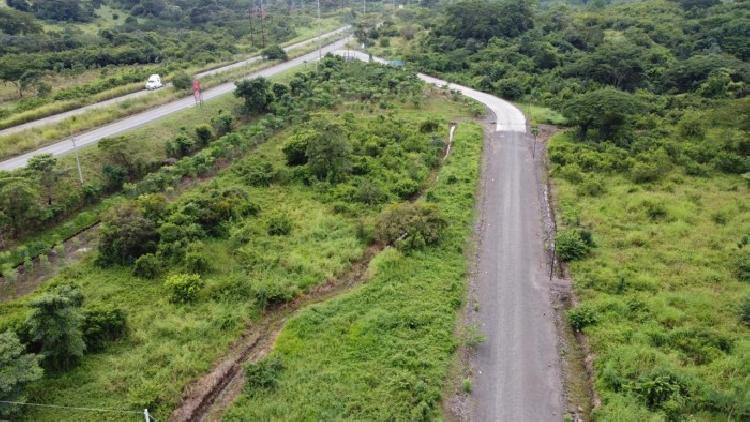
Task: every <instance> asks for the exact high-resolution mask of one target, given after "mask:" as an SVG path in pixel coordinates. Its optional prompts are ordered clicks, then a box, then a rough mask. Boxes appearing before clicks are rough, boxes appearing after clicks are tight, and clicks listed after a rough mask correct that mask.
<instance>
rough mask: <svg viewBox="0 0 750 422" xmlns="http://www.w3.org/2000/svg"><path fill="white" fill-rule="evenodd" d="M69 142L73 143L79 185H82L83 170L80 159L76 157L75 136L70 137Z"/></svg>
mask: <svg viewBox="0 0 750 422" xmlns="http://www.w3.org/2000/svg"><path fill="white" fill-rule="evenodd" d="M70 142H72V143H73V152H74V153H75V155H76V167H78V180H80V181H81V187H83V172H82V171H81V159H80V158H78V147H77V146H76V138H70Z"/></svg>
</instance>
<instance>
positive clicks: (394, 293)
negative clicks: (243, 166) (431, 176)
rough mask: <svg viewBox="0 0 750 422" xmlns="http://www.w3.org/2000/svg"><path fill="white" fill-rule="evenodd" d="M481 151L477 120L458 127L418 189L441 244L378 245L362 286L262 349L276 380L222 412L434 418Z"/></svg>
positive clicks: (244, 416) (460, 292)
mask: <svg viewBox="0 0 750 422" xmlns="http://www.w3.org/2000/svg"><path fill="white" fill-rule="evenodd" d="M481 149H482V130H481V128H480V127H479V126H477V125H475V124H471V123H469V124H466V125H461V126H460V127H459V129H458V132H457V136H456V140H455V144H454V149H453V152H452V155H451V156H450V158H449V159H448V160H447V162H446V165H445V167H444V168H443V169H442V170H441V177H440V178H439V182H438V184H437V186H435V187H434V188H432V189H430V190H429V192H428V193H427V198H429V199H428V201H429V202H432V203H434V204H436V205H437V206H438V207H439V209H440V211H441V212H442V213H443V215H445V216H446V217H448V218H449V220H450V222H451V223H450V228H449V230H448V232H447V233H446V235H445V238H444V239H443V240H442V241H441V243H440V244H439V245H438V246H436V247H434V248H428V249H425V250H422V251H417V252H413V253H411V254H408V255H404V254H402V253H401V252H398V251H396V250H393V249H386V250H385V251H384V252H382V253H381V254H380V255H378V256H377V257H375V258H374V259H373V260H372V261H371V263H370V268H369V271H368V274H369V275H370V279H369V280H368V281H367V283H366V284H365V285H363V286H361V287H359V288H357V289H356V290H354V291H352V292H351V293H349V294H346V295H343V296H341V297H339V298H336V299H333V300H330V301H328V302H325V303H322V304H318V305H314V306H311V307H309V308H308V309H305V310H304V311H303V312H301V313H299V314H298V315H297V316H296V317H295V318H293V319H292V320H291V321H290V322H289V323H288V325H287V326H286V327H285V328H284V329H283V331H282V333H281V335H280V336H279V338H278V339H277V341H276V346H275V350H274V351H273V353H272V355H271V358H277V359H279V360H280V361H281V362H282V366H283V369H282V370H281V371H280V373H279V374H278V379H277V386H276V387H275V388H274V389H270V390H268V389H265V390H264V389H257V388H252V387H247V388H246V390H245V393H244V394H243V395H242V396H241V398H240V399H239V400H238V401H237V402H236V403H235V404H234V406H233V407H232V408H231V409H230V411H229V413H228V415H227V416H226V418H225V419H226V420H230V421H235V420H236V421H240V420H242V421H244V420H411V421H416V420H435V419H439V418H440V405H439V403H440V397H441V392H442V388H443V383H444V381H445V379H446V373H447V370H448V366H449V363H450V361H451V357H452V355H453V353H454V350H455V349H456V339H455V338H454V337H453V329H454V326H455V322H456V313H457V310H458V308H459V307H460V306H461V304H462V303H463V301H464V297H465V285H466V275H467V274H466V271H467V263H466V256H465V255H464V252H463V251H464V248H465V247H466V246H467V242H469V238H470V234H471V221H472V209H473V203H474V192H475V188H476V182H477V178H478V175H479V157H480V154H481ZM448 175H453V176H456V178H455V179H454V178H451V177H447V176H448ZM453 180H457V182H455V183H453V182H449V181H453Z"/></svg>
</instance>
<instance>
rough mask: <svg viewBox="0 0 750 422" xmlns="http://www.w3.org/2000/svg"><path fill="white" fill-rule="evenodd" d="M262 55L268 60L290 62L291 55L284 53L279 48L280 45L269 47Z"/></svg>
mask: <svg viewBox="0 0 750 422" xmlns="http://www.w3.org/2000/svg"><path fill="white" fill-rule="evenodd" d="M261 54H262V55H263V58H265V59H266V60H283V61H287V60H289V55H287V54H286V51H284V49H283V48H281V47H279V46H278V45H272V46H270V47H267V48H266V49H265V50H263V51H262V52H261Z"/></svg>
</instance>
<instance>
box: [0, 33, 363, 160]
mask: <svg viewBox="0 0 750 422" xmlns="http://www.w3.org/2000/svg"><path fill="white" fill-rule="evenodd" d="M347 41H348V38H344V39H341V40H338V41H335V42H333V43H330V44H328V45H325V46H323V48H322V52H321V53H319V52H318V50H315V51H313V52H311V53H307V54H303V55H302V56H299V57H296V58H293V59H291V60H289V61H287V62H283V63H279V64H277V65H274V66H270V67H267V68H265V69H261V70H258V71H256V72H252V73H249V74H248V75H247V76H246V79H250V78H257V77H265V78H268V77H270V76H273V75H275V74H277V73H281V72H284V71H287V70H289V69H291V68H293V67H296V66H299V65H301V64H303V63H304V62H310V61H314V60H317V59H318V55H319V54H326V53H330V52H334V51H336V50H339V49H341V48H342V47H343V46H344V44H346V42H347ZM234 86H235V85H234V82H227V83H224V84H221V85H217V86H215V87H213V88H210V89H207V90H205V91H203V100H204V101H207V100H210V99H212V98H215V97H218V96H220V95H224V94H228V93H231V92H233V91H234ZM194 106H195V100H194V99H193V96H192V95H191V96H188V97H185V98H182V99H179V100H175V101H172V102H169V103H166V104H163V105H160V106H157V107H155V108H152V109H149V110H146V111H142V112H140V113H136V114H133V115H131V116H128V117H126V118H124V119H122V120H118V121H116V122H113V123H109V124H106V125H104V126H100V127H98V128H96V129H92V130H89V131H87V132H83V133H81V134H79V135H77V136H75V137H74V138H75V139H76V145H78V146H84V145H90V144H95V143H97V142H99V141H100V140H101V139H104V138H107V137H110V136H113V135H116V134H118V133H122V132H125V131H127V130H130V129H134V128H137V127H139V126H142V125H144V124H146V123H149V122H152V121H154V120H156V119H159V118H161V117H164V116H166V115H169V114H172V113H174V112H177V111H180V110H184V109H187V108H190V107H194ZM71 139H73V138H67V139H65V140H62V141H60V142H57V143H54V144H51V145H48V146H46V147H42V148H39V149H37V150H36V151H32V152H28V153H26V154H23V155H19V156H17V157H13V158H10V159H7V160H5V161H2V162H0V170H6V171H11V170H16V169H19V168H21V167H24V166H26V162H27V161H28V160H29V158H31V157H33V156H35V155H37V154H45V153H49V154H52V155H62V154H65V153H67V152H70V151H72V150H73V144H72V142H71Z"/></svg>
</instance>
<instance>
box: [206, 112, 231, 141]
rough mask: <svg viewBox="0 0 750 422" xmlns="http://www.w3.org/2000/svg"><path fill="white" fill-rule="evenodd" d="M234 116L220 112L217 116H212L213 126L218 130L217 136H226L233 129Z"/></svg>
mask: <svg viewBox="0 0 750 422" xmlns="http://www.w3.org/2000/svg"><path fill="white" fill-rule="evenodd" d="M233 120H234V119H233V118H232V116H230V115H228V114H224V113H219V114H218V115H217V116H215V117H212V118H211V126H213V127H214V130H216V135H217V136H224V135H226V134H227V133H229V132H231V131H232V122H233Z"/></svg>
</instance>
